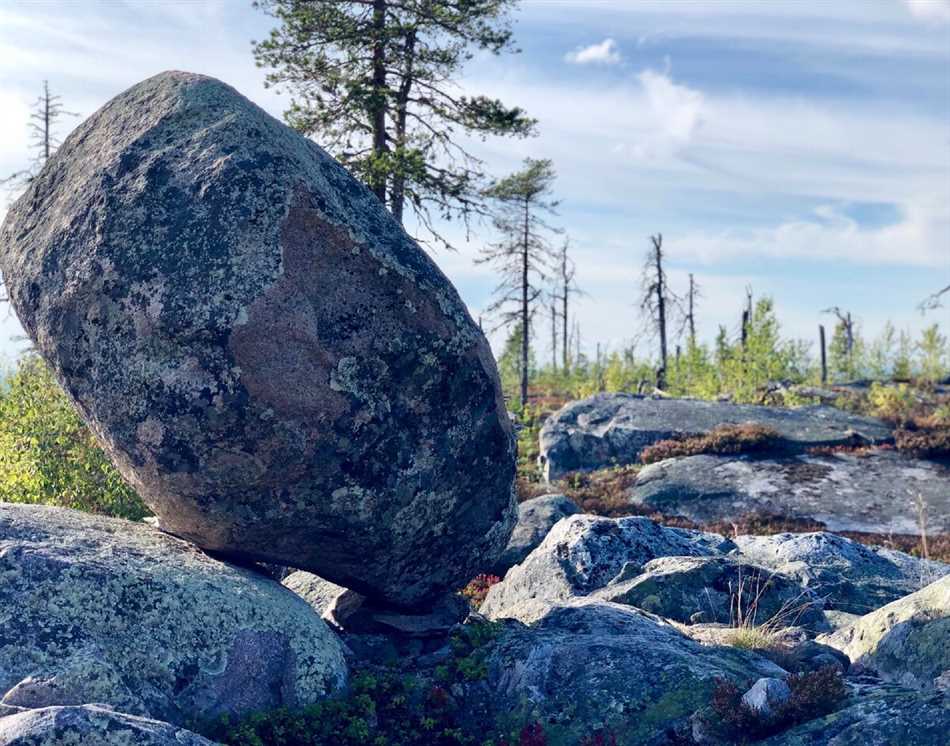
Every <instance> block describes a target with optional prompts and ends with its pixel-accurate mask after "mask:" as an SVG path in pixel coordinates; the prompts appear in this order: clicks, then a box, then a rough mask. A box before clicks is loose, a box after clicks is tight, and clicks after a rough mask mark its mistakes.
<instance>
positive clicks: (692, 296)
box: [687, 272, 696, 345]
mask: <svg viewBox="0 0 950 746" xmlns="http://www.w3.org/2000/svg"><path fill="white" fill-rule="evenodd" d="M695 303H696V281H695V280H694V279H693V273H692V272H690V273H689V313H688V315H687V324H688V326H689V342H690V344H691V345H695V344H696V313H695V309H696V305H695Z"/></svg>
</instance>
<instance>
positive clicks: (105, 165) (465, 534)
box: [0, 72, 515, 607]
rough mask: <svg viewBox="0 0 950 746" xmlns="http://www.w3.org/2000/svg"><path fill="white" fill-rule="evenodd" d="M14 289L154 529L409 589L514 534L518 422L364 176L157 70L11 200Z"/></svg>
mask: <svg viewBox="0 0 950 746" xmlns="http://www.w3.org/2000/svg"><path fill="white" fill-rule="evenodd" d="M0 251H2V255H0V269H2V272H3V275H4V279H5V281H6V285H7V289H8V290H9V294H10V297H11V301H12V304H13V306H14V308H15V310H16V312H17V314H18V316H19V317H20V320H21V321H22V322H23V325H24V328H25V329H26V330H27V332H28V333H29V335H30V337H31V339H32V340H33V342H34V344H35V345H36V348H37V349H38V350H39V351H40V352H41V353H42V355H43V356H44V357H45V358H46V360H47V361H49V362H50V364H51V365H52V367H53V369H54V371H55V372H56V375H57V377H58V379H59V380H60V382H61V383H62V384H63V385H64V386H65V388H66V390H67V391H68V393H69V394H70V396H71V397H72V399H73V400H74V401H75V403H76V404H77V406H78V408H79V410H80V412H81V413H82V415H83V417H84V419H85V420H86V421H87V423H88V424H89V425H90V426H91V428H92V430H93V431H94V432H95V433H96V434H97V435H98V436H99V438H100V439H101V441H102V444H103V445H104V447H105V448H106V450H107V451H108V453H109V455H110V456H111V457H112V459H113V460H114V461H115V463H116V465H117V466H118V468H119V471H120V472H121V473H122V474H123V476H124V477H125V478H126V479H127V480H128V481H129V482H130V483H131V484H132V486H133V487H134V488H135V489H136V491H137V492H138V493H139V494H140V495H141V496H142V499H143V500H144V501H145V502H146V503H147V504H148V505H149V507H150V508H151V509H152V510H153V511H154V512H155V513H156V514H157V515H158V516H160V518H161V525H162V527H163V528H164V529H165V530H166V531H169V532H171V533H174V534H176V535H178V536H181V537H184V538H187V539H188V540H190V541H193V542H195V543H196V544H198V545H200V546H202V547H204V548H206V549H209V550H215V551H218V552H223V553H230V554H231V555H234V556H239V557H241V558H244V559H253V560H258V561H262V562H272V563H277V564H283V565H290V566H293V567H297V568H300V569H305V570H311V571H313V572H315V573H317V574H319V575H320V576H321V577H325V578H327V579H329V580H331V581H333V582H336V583H339V584H340V585H344V586H346V587H348V588H353V589H355V590H357V591H359V592H360V593H363V594H364V595H367V596H371V597H373V598H377V599H380V600H383V601H387V602H389V603H392V604H395V605H399V606H403V607H411V606H413V605H414V604H416V603H417V602H419V601H423V600H425V599H427V598H430V597H435V596H438V595H439V594H440V593H441V592H443V591H445V590H450V589H454V588H457V587H459V586H461V585H462V584H464V583H465V582H466V581H468V580H469V579H470V578H471V577H473V576H474V575H475V574H476V573H477V572H479V571H481V570H483V568H484V567H485V566H486V565H489V564H491V562H493V561H494V559H495V558H496V557H497V556H498V555H499V554H500V553H501V551H502V550H503V549H504V547H505V544H506V543H507V541H508V538H509V535H510V533H511V528H512V526H513V524H514V518H515V504H514V496H513V489H512V486H513V479H514V472H515V449H514V437H513V432H512V427H511V423H510V420H509V418H508V415H507V413H506V411H505V406H504V400H503V397H502V394H501V388H500V385H499V381H498V374H497V371H496V368H495V362H494V359H493V357H492V353H491V350H490V348H489V346H488V343H487V341H486V340H485V337H484V335H483V334H482V333H481V331H480V330H479V328H478V326H477V325H476V324H475V323H474V322H473V321H472V319H471V317H470V316H469V314H468V312H467V311H466V308H465V305H464V303H463V302H462V300H461V299H460V298H459V295H458V293H457V292H456V291H455V289H454V288H453V287H452V285H451V284H450V283H449V281H448V280H447V279H446V277H445V276H444V275H443V274H442V272H440V271H439V269H438V268H437V267H436V265H435V264H434V263H433V262H432V261H431V260H430V259H429V258H428V257H427V255H426V253H425V252H424V251H422V250H421V249H420V248H419V247H418V245H417V244H416V243H415V242H414V241H413V240H412V239H411V238H409V237H408V236H407V235H406V233H405V232H404V231H403V230H402V229H401V227H400V226H399V225H398V224H397V223H396V221H395V220H394V219H393V218H392V216H391V215H390V214H389V213H388V212H387V211H386V210H385V209H384V208H383V206H382V205H381V204H380V203H379V201H378V200H377V199H376V197H375V196H373V194H372V193H370V191H369V190H368V189H367V188H365V187H364V186H362V185H361V184H359V183H358V182H357V181H356V180H355V179H353V178H352V177H351V176H350V175H349V174H347V173H346V171H345V170H344V169H343V168H342V167H341V166H340V165H339V164H338V163H336V162H335V161H334V160H333V159H332V158H330V157H329V156H328V155H327V154H326V153H325V152H324V151H322V150H321V149H320V148H319V147H318V146H317V145H315V144H314V143H313V142H311V141H310V140H308V139H306V138H304V137H302V136H300V135H298V134H297V133H295V132H294V131H293V130H291V129H290V128H288V127H286V126H285V125H283V124H281V123H280V122H278V121H277V120H276V119H274V118H272V117H270V116H269V115H268V114H266V113H265V112H264V111H263V110H261V109H260V108H259V107H257V106H256V105H254V104H252V103H251V102H250V101H248V100H247V99H246V98H244V97H243V96H241V95H240V94H238V93H237V92H236V91H235V90H234V89H232V88H230V87H229V86H227V85H224V84H223V83H221V82H219V81H217V80H214V79H212V78H207V77H203V76H200V75H194V74H190V73H183V72H166V73H162V74H160V75H157V76H155V77H153V78H150V79H148V80H146V81H144V82H142V83H140V84H138V85H136V86H134V87H132V88H131V89H129V90H128V91H126V92H125V93H122V94H120V95H119V96H117V97H116V98H114V99H113V100H112V101H110V102H109V103H108V104H106V105H105V106H104V107H103V108H102V109H101V110H99V111H98V112H97V113H96V114H94V115H93V116H92V117H90V118H89V119H88V120H86V121H85V122H84V123H83V124H81V125H80V126H79V127H77V128H76V130H75V131H74V132H73V133H72V134H71V135H70V136H69V137H68V138H67V139H66V141H65V142H64V143H63V145H62V147H60V148H59V149H58V150H57V152H56V154H55V156H53V157H52V158H51V159H50V160H49V161H48V162H47V164H46V166H45V167H44V169H43V171H42V172H41V173H40V174H39V176H38V177H37V178H36V179H34V180H33V182H32V183H31V185H30V187H29V189H28V190H27V192H26V193H25V194H24V195H23V196H22V197H21V198H20V199H19V200H18V201H17V202H16V203H15V205H14V206H13V207H12V208H11V209H10V211H9V212H8V213H7V217H6V220H5V222H4V224H3V228H2V229H0Z"/></svg>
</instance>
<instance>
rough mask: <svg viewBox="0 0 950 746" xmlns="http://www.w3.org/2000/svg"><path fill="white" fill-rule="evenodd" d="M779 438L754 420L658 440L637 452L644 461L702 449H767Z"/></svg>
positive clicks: (730, 451) (736, 451)
mask: <svg viewBox="0 0 950 746" xmlns="http://www.w3.org/2000/svg"><path fill="white" fill-rule="evenodd" d="M778 439H779V434H778V433H777V432H775V430H773V429H772V428H769V427H764V426H763V425H757V424H755V423H753V422H747V423H744V424H742V425H720V426H719V427H717V428H715V429H714V430H712V431H710V432H709V433H707V434H706V435H698V436H695V437H690V438H682V439H680V440H661V441H658V442H657V443H654V444H653V445H651V446H647V447H646V448H644V449H643V450H642V451H641V452H640V460H641V461H642V462H643V463H644V464H652V463H655V462H657V461H662V460H664V459H668V458H675V457H680V456H696V455H699V454H702V453H714V454H723V455H725V454H739V453H754V452H756V451H764V450H768V449H769V448H771V447H773V446H774V445H775V443H776V442H777V441H778Z"/></svg>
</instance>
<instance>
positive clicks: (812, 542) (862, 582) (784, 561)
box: [734, 531, 950, 614]
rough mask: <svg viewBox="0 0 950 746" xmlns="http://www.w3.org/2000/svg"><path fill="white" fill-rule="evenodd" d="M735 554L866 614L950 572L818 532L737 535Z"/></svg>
mask: <svg viewBox="0 0 950 746" xmlns="http://www.w3.org/2000/svg"><path fill="white" fill-rule="evenodd" d="M734 541H735V543H736V544H737V545H738V547H739V552H740V556H741V557H742V558H743V559H746V560H748V561H750V562H754V563H755V564H758V565H763V566H765V567H768V568H771V569H773V570H776V571H778V572H780V573H783V574H784V575H789V576H792V577H794V578H797V579H798V580H799V581H800V582H801V583H802V584H803V585H804V586H805V587H807V588H809V589H811V590H812V591H814V592H815V593H816V594H817V595H818V596H819V597H820V598H822V599H824V602H825V608H826V609H833V610H838V611H846V612H849V613H852V614H866V613H867V612H869V611H872V610H874V609H877V608H880V607H881V606H884V605H885V604H887V603H890V602H891V601H894V600H896V599H898V598H900V597H902V596H905V595H907V594H908V593H913V592H914V591H916V590H919V589H920V588H923V587H924V586H925V585H928V584H929V583H931V582H933V581H934V580H936V579H937V578H939V577H942V576H943V575H946V574H947V573H948V572H950V566H948V565H945V564H944V563H942V562H936V561H929V560H924V559H918V558H916V557H911V556H910V555H908V554H904V553H903V552H898V551H895V550H893V549H884V548H882V547H868V546H865V545H863V544H859V543H858V542H856V541H852V540H851V539H847V538H845V537H843V536H838V535H836V534H830V533H826V532H823V531H817V532H812V533H804V534H790V533H785V534H774V535H772V536H737V537H736V538H735V539H734Z"/></svg>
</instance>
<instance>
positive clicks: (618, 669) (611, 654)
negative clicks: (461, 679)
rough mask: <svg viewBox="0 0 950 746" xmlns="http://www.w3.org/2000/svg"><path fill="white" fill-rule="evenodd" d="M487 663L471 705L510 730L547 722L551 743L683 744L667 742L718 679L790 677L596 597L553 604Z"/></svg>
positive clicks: (501, 642) (517, 628)
mask: <svg viewBox="0 0 950 746" xmlns="http://www.w3.org/2000/svg"><path fill="white" fill-rule="evenodd" d="M509 624H511V623H509ZM486 663H487V665H486V668H487V674H486V679H485V682H484V684H483V686H482V688H481V690H480V689H479V688H475V689H474V690H473V691H470V692H469V693H468V695H467V697H466V699H467V700H468V701H476V702H477V701H480V700H487V701H489V702H492V703H493V705H494V708H495V711H496V712H499V713H507V714H508V716H509V717H510V718H511V719H512V720H513V721H514V722H518V721H519V720H520V721H521V722H525V721H527V722H532V721H535V720H538V721H541V722H543V723H544V724H545V729H546V731H547V735H548V739H549V740H548V743H552V744H581V743H584V742H585V738H591V737H592V736H593V734H596V733H597V732H598V731H602V732H603V735H604V736H605V738H604V740H603V741H588V742H593V743H601V742H602V743H616V744H617V745H618V746H634V745H639V744H661V743H671V742H672V743H683V742H685V741H672V740H669V741H668V740H665V738H664V736H666V735H668V734H672V733H673V732H682V730H683V729H684V726H685V724H686V723H687V721H688V719H689V717H690V715H691V714H692V713H693V712H694V711H695V710H697V709H699V708H700V707H702V706H704V705H705V704H706V703H707V702H708V701H709V698H710V697H711V696H712V692H713V689H714V688H715V686H716V682H717V680H718V679H728V680H731V681H734V682H735V683H736V684H737V685H738V686H740V687H742V688H743V689H745V688H748V687H749V686H750V685H751V684H752V683H753V682H754V681H756V680H757V679H759V678H761V677H767V676H772V677H774V676H782V675H783V673H784V672H783V671H782V669H781V668H779V667H778V666H776V665H774V664H773V663H771V662H769V661H767V660H765V659H764V658H761V657H759V656H757V655H755V654H753V653H750V652H747V651H742V650H737V649H735V648H728V647H717V648H713V647H707V646H704V645H700V644H699V643H697V642H694V641H693V640H690V639H688V638H687V637H684V636H683V635H682V634H681V633H680V632H679V631H678V630H676V629H675V628H674V627H673V626H672V625H670V624H667V623H664V622H663V621H662V620H660V619H657V618H656V617H653V616H651V615H648V614H644V613H642V612H638V611H636V610H635V609H631V608H630V607H626V606H619V605H617V604H611V603H606V602H603V601H593V600H591V599H575V600H573V601H570V602H562V603H557V604H554V605H553V606H552V607H551V608H550V609H549V610H548V611H547V612H546V613H545V614H544V615H543V616H542V617H541V618H540V619H538V620H537V621H536V622H535V623H534V624H533V625H531V626H530V627H523V626H521V625H517V624H513V626H512V627H510V628H509V629H507V630H506V631H505V632H504V634H503V635H501V636H500V637H499V639H498V641H497V642H496V643H495V644H494V646H493V647H492V649H491V651H490V652H489V654H488V656H487V659H486ZM480 691H484V692H485V694H480ZM611 737H613V738H615V739H616V740H615V741H613V740H610V739H611Z"/></svg>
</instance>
